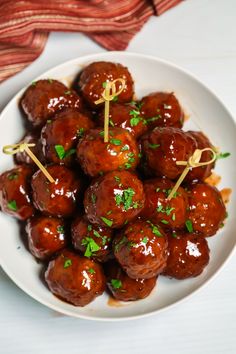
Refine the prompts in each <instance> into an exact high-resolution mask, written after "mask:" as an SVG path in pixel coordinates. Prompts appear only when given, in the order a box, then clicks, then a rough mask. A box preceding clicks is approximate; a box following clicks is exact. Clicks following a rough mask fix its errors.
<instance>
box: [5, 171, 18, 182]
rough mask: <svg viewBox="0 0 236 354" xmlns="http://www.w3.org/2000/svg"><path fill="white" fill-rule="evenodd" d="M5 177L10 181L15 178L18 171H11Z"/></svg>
mask: <svg viewBox="0 0 236 354" xmlns="http://www.w3.org/2000/svg"><path fill="white" fill-rule="evenodd" d="M7 178H8V179H9V180H10V181H13V180H16V179H17V178H18V173H17V172H13V173H11V174H10V175H8V176H7Z"/></svg>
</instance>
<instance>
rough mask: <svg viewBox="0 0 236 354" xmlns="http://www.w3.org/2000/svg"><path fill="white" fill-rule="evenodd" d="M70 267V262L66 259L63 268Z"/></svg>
mask: <svg viewBox="0 0 236 354" xmlns="http://www.w3.org/2000/svg"><path fill="white" fill-rule="evenodd" d="M70 266H72V260H71V259H69V258H68V259H66V260H65V262H64V268H69V267H70Z"/></svg>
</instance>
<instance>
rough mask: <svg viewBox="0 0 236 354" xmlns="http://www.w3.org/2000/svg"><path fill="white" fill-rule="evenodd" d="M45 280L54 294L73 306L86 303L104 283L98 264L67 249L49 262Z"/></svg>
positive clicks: (103, 288) (102, 288)
mask: <svg viewBox="0 0 236 354" xmlns="http://www.w3.org/2000/svg"><path fill="white" fill-rule="evenodd" d="M45 280H46V282H47V285H48V287H49V289H50V291H51V292H52V293H53V294H54V295H56V296H57V297H59V298H60V299H61V300H64V301H66V302H69V303H71V304H73V305H75V306H85V305H88V304H89V303H90V302H91V301H93V300H94V299H95V298H96V297H97V296H99V295H102V293H103V292H104V290H105V285H106V281H105V276H104V274H103V270H102V267H101V266H100V264H98V263H96V262H94V261H93V260H91V259H89V258H86V257H81V256H80V255H78V254H76V253H74V252H72V251H69V250H64V251H62V252H61V254H60V255H58V256H57V257H56V258H55V259H54V260H52V261H51V262H50V263H49V265H48V268H47V270H46V273H45Z"/></svg>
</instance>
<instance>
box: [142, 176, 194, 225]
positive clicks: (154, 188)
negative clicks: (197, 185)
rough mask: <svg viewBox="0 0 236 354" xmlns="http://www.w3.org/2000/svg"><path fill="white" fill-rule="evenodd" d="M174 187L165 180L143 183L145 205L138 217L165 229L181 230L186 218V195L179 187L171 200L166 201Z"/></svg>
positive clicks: (159, 179) (171, 182) (187, 206)
mask: <svg viewBox="0 0 236 354" xmlns="http://www.w3.org/2000/svg"><path fill="white" fill-rule="evenodd" d="M174 185H175V183H174V182H173V181H170V180H169V179H167V178H156V179H151V180H147V181H145V182H144V185H143V186H144V192H145V204H144V208H143V210H142V212H141V214H140V215H141V216H142V217H143V218H146V219H150V220H152V221H153V222H154V223H161V224H163V227H166V228H171V229H179V228H183V227H184V226H185V222H186V220H187V217H188V209H189V205H188V194H187V192H186V191H185V190H184V189H183V188H182V187H179V188H178V190H177V192H176V193H175V194H174V196H173V198H172V199H171V200H168V199H167V197H168V195H169V194H170V192H171V190H172V189H173V187H174Z"/></svg>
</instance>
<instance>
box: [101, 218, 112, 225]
mask: <svg viewBox="0 0 236 354" xmlns="http://www.w3.org/2000/svg"><path fill="white" fill-rule="evenodd" d="M101 219H102V221H103V222H104V223H105V224H106V225H107V226H109V227H111V226H112V224H113V221H112V220H109V219H107V218H105V217H104V216H101Z"/></svg>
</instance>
